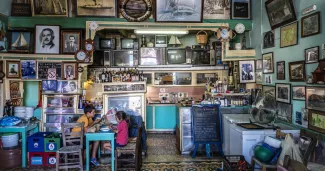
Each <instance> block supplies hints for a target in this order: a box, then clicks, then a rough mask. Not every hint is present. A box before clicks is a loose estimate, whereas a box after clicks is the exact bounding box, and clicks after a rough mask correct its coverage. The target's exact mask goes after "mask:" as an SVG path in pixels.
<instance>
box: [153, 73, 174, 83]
mask: <svg viewBox="0 0 325 171" xmlns="http://www.w3.org/2000/svg"><path fill="white" fill-rule="evenodd" d="M154 84H155V85H173V73H155V83H154Z"/></svg>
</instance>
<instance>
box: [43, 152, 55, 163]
mask: <svg viewBox="0 0 325 171" xmlns="http://www.w3.org/2000/svg"><path fill="white" fill-rule="evenodd" d="M55 165H56V152H44V164H43V166H55Z"/></svg>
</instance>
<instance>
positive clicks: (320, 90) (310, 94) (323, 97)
mask: <svg viewBox="0 0 325 171" xmlns="http://www.w3.org/2000/svg"><path fill="white" fill-rule="evenodd" d="M306 108H307V109H313V110H319V111H324V112H325V88H324V87H308V86H307V87H306Z"/></svg>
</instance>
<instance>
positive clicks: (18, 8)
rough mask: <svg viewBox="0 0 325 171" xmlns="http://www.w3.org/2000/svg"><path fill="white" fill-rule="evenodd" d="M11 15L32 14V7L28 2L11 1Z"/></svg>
mask: <svg viewBox="0 0 325 171" xmlns="http://www.w3.org/2000/svg"><path fill="white" fill-rule="evenodd" d="M11 16H28V17H29V16H32V7H31V3H30V2H15V1H13V2H12V3H11Z"/></svg>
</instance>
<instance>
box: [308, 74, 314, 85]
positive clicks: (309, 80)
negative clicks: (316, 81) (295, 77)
mask: <svg viewBox="0 0 325 171" xmlns="http://www.w3.org/2000/svg"><path fill="white" fill-rule="evenodd" d="M307 83H308V84H312V83H313V76H312V75H308V79H307Z"/></svg>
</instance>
